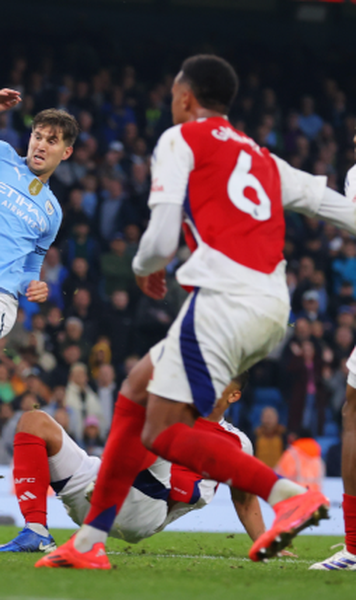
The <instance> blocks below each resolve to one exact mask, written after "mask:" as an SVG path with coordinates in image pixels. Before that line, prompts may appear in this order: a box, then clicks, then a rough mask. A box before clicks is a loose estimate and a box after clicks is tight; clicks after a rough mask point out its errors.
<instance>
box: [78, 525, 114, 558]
mask: <svg viewBox="0 0 356 600" xmlns="http://www.w3.org/2000/svg"><path fill="white" fill-rule="evenodd" d="M107 537H108V534H107V533H106V532H105V531H101V529H96V528H95V527H92V526H91V525H82V526H81V528H80V529H79V531H78V533H76V534H75V537H74V548H75V549H76V550H78V552H89V550H91V549H92V547H93V545H94V544H96V543H97V542H102V543H103V544H105V542H106V539H107Z"/></svg>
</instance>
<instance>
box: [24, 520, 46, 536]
mask: <svg viewBox="0 0 356 600" xmlns="http://www.w3.org/2000/svg"><path fill="white" fill-rule="evenodd" d="M26 527H27V529H31V531H33V532H34V533H37V534H38V535H42V536H43V537H49V531H48V529H47V527H45V526H44V525H42V524H41V523H26Z"/></svg>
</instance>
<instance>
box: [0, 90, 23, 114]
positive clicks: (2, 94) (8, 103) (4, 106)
mask: <svg viewBox="0 0 356 600" xmlns="http://www.w3.org/2000/svg"><path fill="white" fill-rule="evenodd" d="M19 102H21V94H20V92H18V91H17V90H10V89H9V88H3V89H2V90H0V111H3V110H9V108H14V106H16V105H17V104H18V103H19Z"/></svg>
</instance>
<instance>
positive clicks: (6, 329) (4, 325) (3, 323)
mask: <svg viewBox="0 0 356 600" xmlns="http://www.w3.org/2000/svg"><path fill="white" fill-rule="evenodd" d="M17 308H18V301H17V300H16V298H14V297H13V296H12V295H11V294H5V293H3V292H0V339H1V338H3V337H5V336H6V335H7V334H8V333H10V331H11V329H12V328H13V326H14V324H15V321H16V317H17Z"/></svg>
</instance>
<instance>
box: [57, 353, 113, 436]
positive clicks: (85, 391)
mask: <svg viewBox="0 0 356 600" xmlns="http://www.w3.org/2000/svg"><path fill="white" fill-rule="evenodd" d="M66 405H67V406H68V407H69V408H71V409H72V410H73V411H74V413H75V414H76V419H77V423H78V425H77V426H78V429H77V430H76V432H75V439H76V440H77V441H79V442H81V443H83V435H84V422H85V419H86V418H87V417H88V416H95V417H97V419H98V422H99V424H100V432H101V434H102V435H104V429H105V427H104V415H103V411H102V408H101V406H100V402H99V398H98V396H97V395H96V394H95V392H94V391H93V390H92V389H91V387H89V385H88V371H87V367H86V366H85V365H84V364H83V363H75V364H74V365H72V367H71V369H70V375H69V382H68V385H67V387H66Z"/></svg>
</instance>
